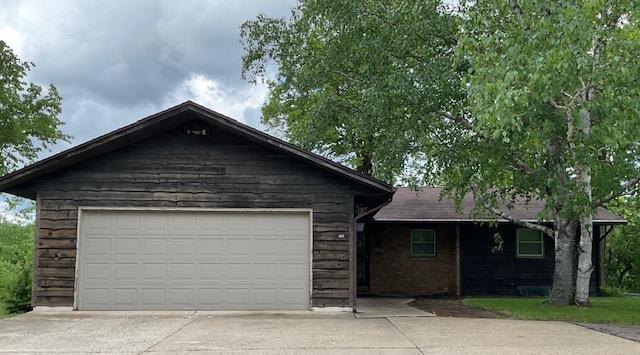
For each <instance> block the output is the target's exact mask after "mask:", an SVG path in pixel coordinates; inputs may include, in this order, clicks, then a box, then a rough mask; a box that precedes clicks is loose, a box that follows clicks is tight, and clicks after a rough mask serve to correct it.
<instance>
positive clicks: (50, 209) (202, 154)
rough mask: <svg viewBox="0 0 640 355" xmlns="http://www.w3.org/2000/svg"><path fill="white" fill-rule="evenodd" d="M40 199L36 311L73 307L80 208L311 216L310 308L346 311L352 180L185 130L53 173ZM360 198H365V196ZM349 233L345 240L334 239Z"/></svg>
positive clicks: (223, 137) (232, 139)
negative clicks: (292, 211) (291, 211)
mask: <svg viewBox="0 0 640 355" xmlns="http://www.w3.org/2000/svg"><path fill="white" fill-rule="evenodd" d="M30 189H33V190H35V191H38V198H39V201H40V203H39V211H38V232H37V241H36V258H37V262H36V266H35V277H36V280H35V282H34V284H35V287H36V289H35V290H34V296H35V300H34V301H35V302H34V303H35V304H36V305H41V306H42V305H46V306H71V305H72V304H73V295H74V278H75V264H76V261H75V257H76V237H77V235H76V227H77V217H78V207H79V206H108V207H203V208H311V209H313V265H312V270H313V271H312V273H313V297H312V304H313V306H349V305H350V304H351V303H350V293H349V292H350V272H349V256H350V244H349V243H350V238H351V232H352V231H351V223H352V219H353V214H354V211H353V207H352V206H353V203H354V201H353V200H354V194H358V193H360V192H362V191H360V190H358V189H359V187H357V186H356V185H355V184H354V183H352V182H351V181H349V180H347V179H345V178H342V177H337V176H336V175H335V174H333V173H330V172H328V171H325V170H323V169H320V168H318V167H315V166H312V165H310V164H309V163H308V162H305V161H302V160H300V159H299V158H296V157H292V156H291V155H290V154H287V153H283V152H279V151H276V150H274V149H271V148H266V147H265V146H262V145H260V144H258V143H253V142H249V141H247V140H246V139H243V138H242V137H239V136H237V135H234V134H231V133H229V132H227V131H224V130H216V129H215V128H212V132H211V134H210V135H208V136H204V137H203V136H190V135H186V134H185V133H184V130H183V128H178V129H175V130H172V131H168V132H165V133H162V134H160V135H157V136H154V137H152V138H148V139H145V140H143V141H139V142H137V143H134V144H132V145H129V146H127V147H124V148H120V149H118V150H116V151H112V152H108V153H105V154H104V155H102V156H100V157H98V158H94V159H92V160H88V161H85V162H83V163H80V164H76V165H74V166H71V167H68V168H66V169H65V170H64V171H63V172H58V173H51V174H49V175H47V176H44V177H43V178H41V179H39V182H38V183H37V184H36V185H35V186H31V187H30ZM363 193H367V192H366V191H365V192H363ZM340 234H343V235H344V236H345V238H344V239H339V238H338V235H340Z"/></svg>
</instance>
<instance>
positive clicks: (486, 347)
mask: <svg viewBox="0 0 640 355" xmlns="http://www.w3.org/2000/svg"><path fill="white" fill-rule="evenodd" d="M1 352H8V353H64V354H73V353H89V352H93V353H125V354H129V353H130V354H135V353H155V354H167V353H186V352H201V353H213V354H220V353H224V354H227V353H234V354H248V353H260V354H271V353H277V354H282V353H284V354H312V353H313V354H317V353H320V354H344V353H347V354H421V353H422V354H496V353H500V354H540V353H554V354H637V353H640V344H638V343H636V342H633V341H630V340H626V339H622V338H618V337H615V336H612V335H607V334H602V333H599V332H596V331H592V330H589V329H586V328H583V327H580V326H577V325H573V324H569V323H563V322H535V321H515V320H504V319H468V318H440V317H390V318H369V319H356V318H354V317H353V315H352V314H349V313H340V314H337V313H336V314H320V313H317V312H287V313H270V314H267V313H238V312H236V313H235V314H233V315H221V314H219V313H194V312H163V313H150V312H143V313H136V312H129V313H112V312H73V313H71V312H70V313H59V314H46V313H39V314H36V313H30V314H26V315H22V316H18V317H14V318H8V319H1V320H0V353H1Z"/></svg>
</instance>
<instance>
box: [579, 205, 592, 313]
mask: <svg viewBox="0 0 640 355" xmlns="http://www.w3.org/2000/svg"><path fill="white" fill-rule="evenodd" d="M592 251H593V216H592V214H591V213H589V214H587V216H584V217H582V218H581V219H580V245H579V248H578V272H577V275H576V299H575V303H576V304H577V305H579V306H588V305H590V303H589V285H590V284H591V273H592V272H593V262H592V255H591V254H592Z"/></svg>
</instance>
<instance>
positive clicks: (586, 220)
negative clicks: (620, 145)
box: [575, 90, 593, 306]
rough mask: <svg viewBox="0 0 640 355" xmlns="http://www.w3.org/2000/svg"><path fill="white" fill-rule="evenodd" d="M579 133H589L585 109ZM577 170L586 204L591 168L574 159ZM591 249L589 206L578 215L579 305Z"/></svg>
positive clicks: (584, 298) (584, 301)
mask: <svg viewBox="0 0 640 355" xmlns="http://www.w3.org/2000/svg"><path fill="white" fill-rule="evenodd" d="M585 96H586V97H585V101H590V100H591V99H592V98H593V94H592V92H591V90H587V92H586V93H585ZM579 117H580V127H579V130H580V133H581V135H582V137H581V138H582V140H583V141H584V140H585V139H587V138H588V137H589V135H590V134H591V113H590V112H589V111H588V110H587V109H586V108H582V109H581V110H580V116H579ZM576 167H577V170H578V183H579V184H580V186H581V187H582V192H583V193H584V194H585V196H586V198H587V201H588V206H591V204H592V202H593V196H592V188H591V168H590V167H589V166H588V165H587V164H583V163H582V162H579V161H576ZM592 251H593V212H592V210H591V208H589V209H587V210H586V211H585V212H583V213H582V214H581V216H580V244H579V248H578V270H577V273H576V295H575V303H576V304H577V305H579V306H588V305H590V303H589V285H590V281H591V273H592V272H593V262H592V255H591V253H592Z"/></svg>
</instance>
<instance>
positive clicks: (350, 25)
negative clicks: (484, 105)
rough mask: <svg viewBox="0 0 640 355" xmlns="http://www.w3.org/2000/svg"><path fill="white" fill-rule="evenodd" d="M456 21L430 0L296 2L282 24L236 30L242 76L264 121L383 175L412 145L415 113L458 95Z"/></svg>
mask: <svg viewBox="0 0 640 355" xmlns="http://www.w3.org/2000/svg"><path fill="white" fill-rule="evenodd" d="M457 25H458V24H457V21H456V18H455V17H454V16H453V15H451V14H450V13H449V12H447V11H445V10H444V8H443V7H442V6H441V5H440V2H439V1H433V0H429V1H392V2H381V1H376V0H366V1H329V0H310V1H302V2H300V3H299V5H297V6H296V7H295V8H294V9H293V11H292V16H291V19H289V20H285V19H279V18H269V17H266V16H264V15H261V16H258V17H257V18H256V19H255V20H252V21H248V22H246V23H245V24H244V25H243V26H242V38H243V42H244V46H245V49H246V53H245V56H244V58H243V73H244V75H245V77H248V78H249V79H251V80H254V81H256V80H266V81H267V82H268V84H269V87H270V89H271V91H270V96H269V99H268V102H267V103H266V104H265V106H264V107H263V121H264V122H265V123H266V124H267V125H269V126H271V127H278V128H282V127H284V128H285V133H286V135H287V137H288V139H290V140H291V141H293V142H295V143H297V144H299V145H301V146H302V147H305V148H308V149H314V150H316V151H319V152H321V153H324V154H326V155H328V156H331V157H334V158H337V159H338V160H341V161H343V162H346V163H347V164H350V165H352V166H354V167H355V168H357V169H358V170H360V171H362V172H365V173H368V174H372V175H375V176H377V177H379V178H382V179H386V180H389V181H391V180H393V179H394V178H395V177H396V176H398V174H399V173H400V172H401V171H402V170H403V167H404V165H405V163H406V162H407V152H419V151H421V147H419V146H418V144H417V143H418V142H417V141H416V139H415V138H416V137H415V132H416V131H420V130H428V129H429V127H428V124H427V120H426V119H425V118H424V116H426V115H429V114H430V113H432V112H434V111H437V110H439V109H440V106H441V105H442V102H447V101H450V100H454V99H457V98H459V97H460V90H459V88H458V85H457V83H458V80H459V79H458V76H457V73H456V71H455V70H453V65H452V62H451V60H452V56H451V54H452V53H453V47H454V46H455V43H456V36H457ZM274 67H275V68H276V69H277V70H276V71H275V73H276V74H275V75H270V74H271V73H272V72H273V70H272V69H273V68H274Z"/></svg>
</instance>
